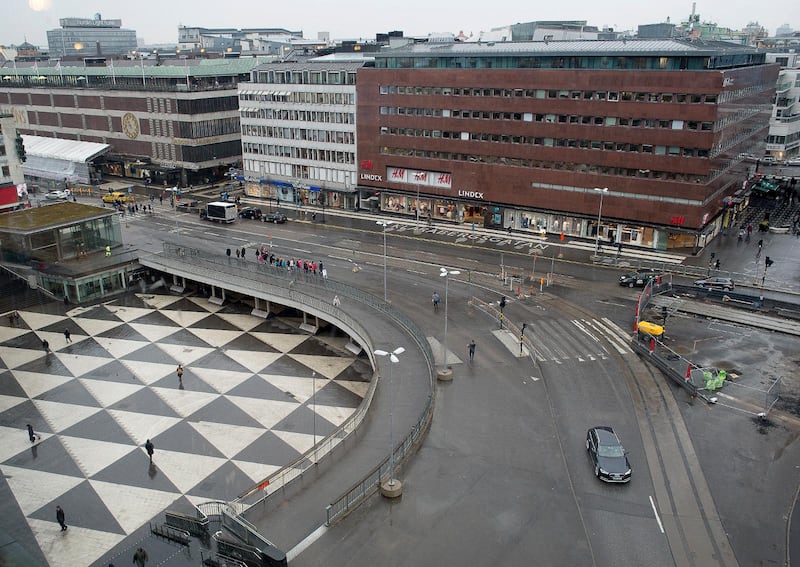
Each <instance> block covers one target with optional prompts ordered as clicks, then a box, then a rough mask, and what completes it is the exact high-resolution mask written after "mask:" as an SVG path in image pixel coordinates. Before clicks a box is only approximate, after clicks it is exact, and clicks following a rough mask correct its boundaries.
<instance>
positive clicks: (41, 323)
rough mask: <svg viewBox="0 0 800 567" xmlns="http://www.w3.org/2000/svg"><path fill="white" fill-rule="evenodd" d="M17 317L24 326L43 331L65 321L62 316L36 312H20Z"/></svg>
mask: <svg viewBox="0 0 800 567" xmlns="http://www.w3.org/2000/svg"><path fill="white" fill-rule="evenodd" d="M19 315H20V318H21V319H22V320H23V321H24V322H25V325H27V326H28V327H30V328H31V329H34V330H37V329H43V328H45V327H49V326H50V325H56V324H58V323H63V322H64V321H65V320H66V319H67V318H66V317H64V316H63V315H51V314H50V313H37V312H36V311H20V312H19Z"/></svg>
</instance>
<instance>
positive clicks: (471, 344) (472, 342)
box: [469, 339, 475, 362]
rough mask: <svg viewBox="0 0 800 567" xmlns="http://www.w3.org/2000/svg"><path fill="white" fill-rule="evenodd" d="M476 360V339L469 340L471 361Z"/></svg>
mask: <svg viewBox="0 0 800 567" xmlns="http://www.w3.org/2000/svg"><path fill="white" fill-rule="evenodd" d="M473 360H475V339H472V340H471V341H470V342H469V361H470V362H472V361H473Z"/></svg>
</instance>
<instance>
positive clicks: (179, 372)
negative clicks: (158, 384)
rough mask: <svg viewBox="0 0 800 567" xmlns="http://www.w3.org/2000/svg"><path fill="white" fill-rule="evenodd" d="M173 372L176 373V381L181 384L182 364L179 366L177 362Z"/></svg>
mask: <svg viewBox="0 0 800 567" xmlns="http://www.w3.org/2000/svg"><path fill="white" fill-rule="evenodd" d="M175 373H176V374H177V375H178V383H179V384H182V383H183V366H181V365H180V364H179V365H178V369H177V370H176V371H175Z"/></svg>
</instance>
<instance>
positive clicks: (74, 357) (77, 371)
mask: <svg viewBox="0 0 800 567" xmlns="http://www.w3.org/2000/svg"><path fill="white" fill-rule="evenodd" d="M55 356H57V357H58V360H59V362H61V364H63V365H64V366H66V368H67V370H69V371H70V373H72V375H73V376H83V375H84V374H86V373H87V372H92V371H93V370H96V369H98V368H100V367H101V366H104V365H106V364H108V363H109V362H110V361H112V360H113V358H102V357H99V356H83V355H78V354H65V353H56V355H55Z"/></svg>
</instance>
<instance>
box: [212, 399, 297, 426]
mask: <svg viewBox="0 0 800 567" xmlns="http://www.w3.org/2000/svg"><path fill="white" fill-rule="evenodd" d="M226 397H227V398H228V399H230V400H231V401H232V402H233V403H234V404H236V406H237V407H239V408H241V409H243V410H244V411H246V412H247V413H248V414H249V415H250V417H252V418H253V419H255V420H256V421H258V422H259V423H260V424H261V425H263V426H264V427H265V428H267V429H269V428H271V427H272V426H273V425H275V424H276V423H278V422H279V421H281V420H282V419H283V418H285V417H286V416H287V415H289V414H290V413H292V412H293V411H294V410H296V409H297V407H298V406H299V404H297V403H294V402H270V403H268V404H266V403H264V400H255V399H253V398H240V397H238V396H226Z"/></svg>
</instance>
